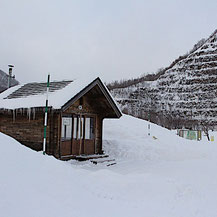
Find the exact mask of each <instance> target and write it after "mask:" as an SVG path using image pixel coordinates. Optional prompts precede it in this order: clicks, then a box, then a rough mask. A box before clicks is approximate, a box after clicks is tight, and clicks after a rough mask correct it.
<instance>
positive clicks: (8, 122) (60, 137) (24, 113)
mask: <svg viewBox="0 0 217 217" xmlns="http://www.w3.org/2000/svg"><path fill="white" fill-rule="evenodd" d="M45 95H46V83H36V82H34V83H28V84H25V85H18V86H16V87H13V88H10V89H8V90H6V91H4V92H3V93H1V94H0V132H3V133H5V134H7V135H9V136H11V137H13V138H15V139H16V140H18V141H19V142H20V143H22V144H24V145H26V146H28V147H30V148H32V149H34V150H37V151H40V150H42V146H43V128H44V111H45ZM121 115H122V114H121V111H120V110H119V108H118V107H117V105H116V103H115V101H114V99H113V98H112V96H111V94H110V93H109V91H108V89H107V88H106V86H105V85H104V84H103V82H102V81H101V80H100V78H96V79H95V80H91V81H90V80H86V81H84V80H74V81H60V82H51V83H50V90H49V108H48V122H47V123H48V126H47V138H46V140H47V145H46V153H47V154H50V155H54V156H55V157H56V158H59V159H70V158H75V157H76V156H78V155H94V154H102V153H103V149H102V132H103V119H104V118H120V117H121Z"/></svg>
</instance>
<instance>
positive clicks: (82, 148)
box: [72, 116, 95, 155]
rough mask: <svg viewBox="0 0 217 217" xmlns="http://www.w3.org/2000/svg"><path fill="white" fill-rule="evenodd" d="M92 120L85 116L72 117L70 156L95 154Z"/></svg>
mask: <svg viewBox="0 0 217 217" xmlns="http://www.w3.org/2000/svg"><path fill="white" fill-rule="evenodd" d="M94 141H95V136H94V118H92V117H86V116H82V117H81V116H74V117H73V140H72V154H73V155H80V154H85V155H89V154H94V153H95V142H94Z"/></svg>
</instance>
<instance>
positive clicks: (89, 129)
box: [85, 118, 94, 139]
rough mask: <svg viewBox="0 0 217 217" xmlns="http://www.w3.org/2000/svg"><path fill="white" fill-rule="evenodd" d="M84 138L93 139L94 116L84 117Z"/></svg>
mask: <svg viewBox="0 0 217 217" xmlns="http://www.w3.org/2000/svg"><path fill="white" fill-rule="evenodd" d="M85 139H94V118H85Z"/></svg>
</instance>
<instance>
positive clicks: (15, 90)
mask: <svg viewBox="0 0 217 217" xmlns="http://www.w3.org/2000/svg"><path fill="white" fill-rule="evenodd" d="M46 85H47V84H46V83H36V82H34V83H28V84H24V85H18V86H15V87H12V88H9V89H8V90H6V91H4V92H3V93H1V94H0V109H9V110H14V109H20V108H35V107H37V108H38V107H45V100H46V88H47V86H46ZM95 85H98V86H99V88H100V90H101V91H102V93H103V95H104V96H105V97H106V99H107V101H108V102H109V104H110V105H111V107H112V109H113V110H114V112H115V114H116V116H117V117H120V116H121V115H122V114H121V111H120V109H119V108H118V106H117V104H116V102H115V101H114V99H113V97H112V96H111V94H110V92H109V90H108V89H107V87H106V86H105V85H104V84H103V82H102V81H101V79H100V78H96V79H91V80H90V79H76V80H73V81H72V80H70V81H55V82H51V83H50V90H49V99H48V105H49V107H52V108H54V109H62V110H63V111H64V110H66V109H67V108H68V107H69V106H70V105H71V104H73V103H74V102H75V101H76V100H78V99H79V98H80V97H81V96H83V95H84V94H85V93H87V92H88V91H89V90H91V89H92V88H93V87H94V86H95Z"/></svg>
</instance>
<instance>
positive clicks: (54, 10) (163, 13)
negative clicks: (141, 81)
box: [0, 0, 217, 82]
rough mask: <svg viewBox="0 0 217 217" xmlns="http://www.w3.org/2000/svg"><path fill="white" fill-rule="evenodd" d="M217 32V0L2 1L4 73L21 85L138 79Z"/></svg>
mask: <svg viewBox="0 0 217 217" xmlns="http://www.w3.org/2000/svg"><path fill="white" fill-rule="evenodd" d="M215 29H217V0H206V1H205V0H180V1H179V0H162V1H160V0H158V1H156V0H149V1H146V0H61V1H60V0H58V1H57V0H37V1H31V0H0V45H1V46H0V69H2V70H4V71H5V72H8V67H7V65H8V64H14V65H15V68H14V73H15V74H16V78H17V79H18V80H19V81H20V82H30V81H42V80H46V77H47V73H48V72H50V73H51V78H52V79H53V80H60V79H74V78H77V77H80V76H89V75H90V74H91V75H95V76H100V77H101V78H102V79H103V80H104V81H107V82H108V81H112V80H116V79H126V78H132V77H138V76H140V75H141V74H143V73H147V72H155V71H156V70H157V69H159V68H161V67H166V66H168V65H169V64H170V63H171V62H172V61H173V60H174V59H175V58H177V57H178V56H180V55H182V54H184V53H186V52H187V51H189V50H190V49H191V48H192V46H193V45H194V44H195V43H196V42H197V41H199V40H200V39H201V38H204V37H208V36H209V35H210V34H211V33H212V32H214V30H215Z"/></svg>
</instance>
